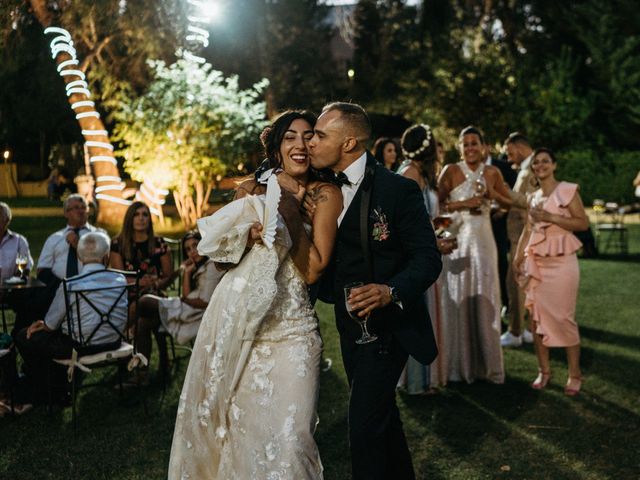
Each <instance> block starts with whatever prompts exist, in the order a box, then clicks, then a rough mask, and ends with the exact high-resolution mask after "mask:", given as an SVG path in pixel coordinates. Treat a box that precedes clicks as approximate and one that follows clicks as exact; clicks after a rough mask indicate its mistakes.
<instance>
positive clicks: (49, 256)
mask: <svg viewBox="0 0 640 480" xmlns="http://www.w3.org/2000/svg"><path fill="white" fill-rule="evenodd" d="M62 208H63V210H64V217H65V219H66V221H67V225H66V227H64V228H63V229H61V230H58V231H57V232H54V233H52V234H51V235H49V237H48V238H47V240H46V241H45V242H44V246H43V247H42V251H41V252H40V257H39V258H38V265H37V274H38V279H39V280H41V281H42V282H44V283H45V284H46V288H42V289H39V290H37V291H35V292H33V294H32V295H31V297H30V298H29V299H28V302H23V303H22V305H20V306H18V308H17V309H16V310H17V311H16V313H17V315H16V325H15V330H14V333H16V332H19V331H20V330H22V329H23V328H25V327H28V326H29V325H31V323H33V322H34V321H35V320H37V319H39V318H42V317H44V315H45V313H46V312H47V310H48V309H49V306H50V305H51V301H52V300H53V297H54V295H55V293H56V290H57V288H58V285H60V282H61V281H62V279H63V278H68V277H72V276H74V275H77V274H78V272H79V271H80V269H81V268H82V262H81V261H80V259H79V258H78V252H77V245H78V240H79V239H80V238H81V237H82V236H83V235H86V234H87V233H90V232H98V231H102V230H101V229H99V228H96V227H94V226H93V225H91V224H89V223H88V217H89V207H88V205H87V201H86V200H85V198H84V197H83V196H82V195H78V194H74V195H69V196H68V197H67V198H66V200H65V201H64V203H63V204H62Z"/></svg>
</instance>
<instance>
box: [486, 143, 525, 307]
mask: <svg viewBox="0 0 640 480" xmlns="http://www.w3.org/2000/svg"><path fill="white" fill-rule="evenodd" d="M486 155H487V156H486V160H485V162H484V163H486V164H487V165H493V166H494V167H496V168H497V169H498V170H500V173H502V178H504V181H505V182H507V184H508V185H509V188H513V185H514V184H515V183H516V178H517V177H518V172H516V171H515V170H514V169H513V168H511V165H510V164H509V162H507V161H505V160H501V159H500V158H494V157H493V156H492V155H491V151H490V150H489V147H488V144H487V152H486ZM491 229H492V230H493V236H494V238H495V240H496V249H497V250H498V274H499V275H500V298H501V299H502V308H503V311H504V310H505V308H508V306H509V295H508V293H507V270H508V269H509V259H508V254H509V236H508V235H507V210H504V209H502V207H500V206H499V205H498V208H496V209H494V208H493V207H492V208H491Z"/></svg>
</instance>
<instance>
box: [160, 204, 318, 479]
mask: <svg viewBox="0 0 640 480" xmlns="http://www.w3.org/2000/svg"><path fill="white" fill-rule="evenodd" d="M263 198H264V197H263V196H260V197H258V196H249V197H245V198H242V199H240V200H236V201H234V202H232V203H230V204H229V205H227V206H225V207H224V208H222V209H221V210H219V211H218V212H216V213H215V214H214V215H212V216H210V217H207V218H204V219H201V220H199V221H198V227H199V229H200V232H201V234H202V236H203V239H202V241H201V242H200V244H199V245H198V250H199V251H200V253H201V254H203V255H208V256H209V257H210V258H212V259H213V260H214V261H216V262H223V263H238V262H239V263H238V266H237V267H235V268H233V269H231V270H230V271H229V272H227V273H226V274H225V276H224V277H223V278H222V280H221V281H220V283H219V284H218V287H217V288H216V290H215V292H214V294H213V296H212V297H211V300H210V302H209V306H208V307H207V310H206V311H205V314H204V318H203V320H202V325H201V326H200V330H199V333H198V336H197V339H196V342H195V345H194V348H193V354H192V356H191V361H190V363H189V368H188V370H187V374H186V377H185V381H184V386H183V388H182V394H181V395H180V402H179V405H178V414H177V418H176V427H175V431H174V435H173V445H172V448H171V460H170V463H169V475H168V478H169V479H171V480H186V479H191V480H206V479H221V480H227V479H229V480H231V479H233V480H237V479H241V480H245V479H246V480H249V479H265V480H285V479H292V480H293V479H295V480H299V479H321V478H322V464H321V462H320V457H319V454H318V448H317V446H316V443H315V441H314V439H313V433H314V430H315V427H316V425H317V422H318V419H317V413H316V404H317V399H318V375H319V367H320V359H321V352H322V340H321V339H320V335H319V332H318V320H317V318H316V316H315V313H314V310H313V309H312V307H311V306H310V303H309V297H308V293H307V286H306V284H305V282H304V280H303V278H302V277H301V275H300V273H299V272H298V270H297V268H296V267H295V265H294V264H293V261H292V260H291V257H290V255H289V253H288V252H289V248H290V246H291V240H290V238H289V234H288V232H287V230H286V227H285V226H284V225H283V224H282V223H281V222H280V223H279V226H278V229H277V234H276V236H275V240H274V242H273V248H268V247H266V246H265V245H255V246H254V247H253V248H252V249H251V251H249V252H248V253H247V254H246V255H245V256H244V258H242V254H243V252H244V249H245V245H246V241H247V236H248V234H249V229H250V227H251V224H252V223H253V222H255V221H261V220H262V219H261V216H260V215H261V214H260V212H261V211H262V210H261V209H264V203H263Z"/></svg>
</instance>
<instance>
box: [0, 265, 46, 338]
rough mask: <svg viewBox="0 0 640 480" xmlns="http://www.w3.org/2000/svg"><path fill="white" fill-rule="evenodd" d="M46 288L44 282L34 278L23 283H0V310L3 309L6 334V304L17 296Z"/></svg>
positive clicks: (3, 326)
mask: <svg viewBox="0 0 640 480" xmlns="http://www.w3.org/2000/svg"><path fill="white" fill-rule="evenodd" d="M46 286H47V285H46V284H45V283H44V282H41V281H40V280H38V279H37V278H32V277H28V278H27V280H26V282H22V283H6V282H5V281H4V280H3V281H1V282H0V309H2V329H3V331H4V332H5V333H6V332H7V320H6V318H5V315H4V309H5V302H6V301H7V300H12V299H13V298H15V296H16V295H22V294H26V293H29V292H31V291H33V290H35V289H39V288H44V287H46Z"/></svg>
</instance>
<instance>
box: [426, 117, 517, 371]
mask: <svg viewBox="0 0 640 480" xmlns="http://www.w3.org/2000/svg"><path fill="white" fill-rule="evenodd" d="M459 146H460V152H461V154H462V161H461V162H458V163H456V164H452V165H447V166H446V167H445V168H444V170H443V171H442V174H441V175H440V179H439V182H438V196H439V199H440V205H441V209H442V208H443V207H444V209H445V210H446V211H448V212H450V213H452V215H453V228H454V229H455V230H457V232H456V234H457V239H458V248H457V249H456V250H454V251H453V252H452V253H451V255H447V256H445V257H443V268H442V270H443V273H444V278H443V279H442V318H443V322H442V345H440V348H439V355H440V362H442V363H443V364H444V366H445V369H446V375H447V378H448V380H449V381H465V382H467V383H471V382H473V381H474V380H476V379H484V380H488V381H490V382H493V383H503V382H504V367H503V362H502V348H501V347H500V328H501V325H500V283H499V278H498V260H497V251H496V245H495V241H494V238H493V232H492V230H491V220H490V216H489V212H490V208H489V201H488V200H487V199H486V198H485V196H484V194H485V193H486V191H487V184H489V187H491V188H492V189H493V190H498V191H500V192H501V193H503V194H505V195H508V191H507V189H506V187H505V186H504V180H503V179H502V175H501V173H500V171H499V170H498V169H496V168H495V167H493V166H490V165H485V164H484V140H483V137H482V134H481V132H480V131H479V130H478V129H476V128H475V127H467V128H465V129H464V130H462V132H461V133H460V143H459Z"/></svg>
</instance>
